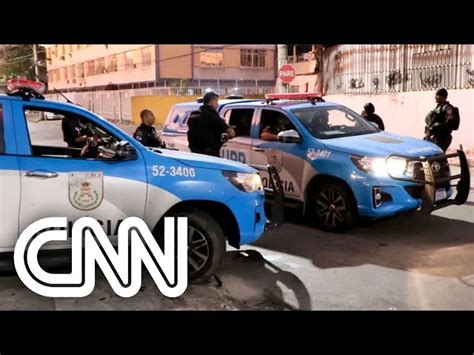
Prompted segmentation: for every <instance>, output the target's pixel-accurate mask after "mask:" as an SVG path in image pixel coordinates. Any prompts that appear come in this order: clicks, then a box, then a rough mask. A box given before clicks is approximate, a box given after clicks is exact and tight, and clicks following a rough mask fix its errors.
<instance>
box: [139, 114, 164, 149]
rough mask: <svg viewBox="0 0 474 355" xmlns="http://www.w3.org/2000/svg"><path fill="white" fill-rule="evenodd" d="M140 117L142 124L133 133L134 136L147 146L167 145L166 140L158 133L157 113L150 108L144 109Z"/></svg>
mask: <svg viewBox="0 0 474 355" xmlns="http://www.w3.org/2000/svg"><path fill="white" fill-rule="evenodd" d="M140 118H141V120H142V124H141V125H140V126H139V127H138V128H137V129H136V131H135V133H133V138H135V139H136V140H137V141H139V142H141V143H142V144H143V145H144V146H146V147H154V148H158V147H162V148H164V147H165V144H164V142H162V141H161V139H160V137H159V136H158V133H156V129H155V127H153V125H154V124H155V115H154V114H153V112H151V111H150V110H148V109H144V110H142V111H141V112H140Z"/></svg>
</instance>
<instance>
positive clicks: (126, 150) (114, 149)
mask: <svg viewBox="0 0 474 355" xmlns="http://www.w3.org/2000/svg"><path fill="white" fill-rule="evenodd" d="M99 157H101V158H102V159H114V158H118V159H120V160H134V159H136V158H137V151H136V150H135V148H134V147H133V146H132V145H131V144H130V143H129V142H127V141H126V140H123V141H120V142H118V143H115V144H112V145H111V146H110V147H104V146H100V147H99Z"/></svg>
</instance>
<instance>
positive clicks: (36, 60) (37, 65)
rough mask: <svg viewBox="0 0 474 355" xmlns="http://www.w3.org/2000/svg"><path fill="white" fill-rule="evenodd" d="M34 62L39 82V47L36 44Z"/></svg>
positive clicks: (34, 45)
mask: <svg viewBox="0 0 474 355" xmlns="http://www.w3.org/2000/svg"><path fill="white" fill-rule="evenodd" d="M33 60H34V64H33V65H34V66H35V79H36V81H39V63H38V47H37V45H36V44H33Z"/></svg>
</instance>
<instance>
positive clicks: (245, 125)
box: [225, 108, 254, 137]
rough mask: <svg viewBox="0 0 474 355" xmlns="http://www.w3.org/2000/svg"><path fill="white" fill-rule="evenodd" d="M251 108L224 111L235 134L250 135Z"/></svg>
mask: <svg viewBox="0 0 474 355" xmlns="http://www.w3.org/2000/svg"><path fill="white" fill-rule="evenodd" d="M253 112H254V110H253V109H248V108H235V109H233V110H229V111H227V112H226V113H225V118H226V121H227V122H229V126H232V127H234V129H235V135H236V136H240V137H250V129H251V128H252V118H253Z"/></svg>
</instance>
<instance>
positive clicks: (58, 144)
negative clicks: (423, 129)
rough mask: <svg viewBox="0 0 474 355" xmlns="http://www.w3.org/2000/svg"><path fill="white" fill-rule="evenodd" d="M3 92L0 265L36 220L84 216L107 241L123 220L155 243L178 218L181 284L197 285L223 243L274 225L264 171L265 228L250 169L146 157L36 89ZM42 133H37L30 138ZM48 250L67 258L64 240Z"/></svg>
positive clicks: (22, 86) (107, 127)
mask: <svg viewBox="0 0 474 355" xmlns="http://www.w3.org/2000/svg"><path fill="white" fill-rule="evenodd" d="M8 85H9V90H10V92H9V94H8V95H0V226H1V228H0V255H1V256H3V257H4V258H5V257H6V256H7V257H8V256H11V257H12V258H13V256H12V253H13V250H14V246H15V243H16V240H17V238H18V236H19V234H20V233H21V232H22V231H23V230H24V228H26V227H27V226H28V225H30V224H31V223H33V222H35V221H37V220H39V219H41V218H45V217H67V218H68V220H69V222H70V223H72V222H74V221H75V220H77V219H79V218H81V217H84V216H90V217H94V218H95V219H97V220H99V223H101V225H102V226H103V228H104V231H105V232H106V233H107V234H108V235H109V237H110V238H111V240H112V242H116V238H117V230H118V225H119V224H120V222H121V221H122V220H123V219H125V218H126V217H129V216H135V217H140V218H142V219H143V220H144V221H145V222H146V224H147V225H148V227H149V228H150V230H152V231H153V233H154V234H155V235H156V237H157V239H158V241H159V242H160V241H162V240H163V238H162V230H163V226H162V224H163V223H162V221H163V217H164V216H185V217H188V227H189V230H188V262H189V267H188V270H189V277H190V279H194V280H205V279H207V278H208V277H209V276H211V275H212V274H213V273H214V272H215V271H216V269H217V268H218V267H219V264H220V263H221V261H222V258H223V255H224V253H225V249H226V245H225V242H226V241H228V243H229V244H230V245H231V246H233V247H236V248H239V247H240V246H241V245H242V244H247V243H252V242H254V241H255V240H257V239H258V238H260V237H261V236H262V234H263V233H264V232H265V230H266V229H267V228H268V227H275V226H278V225H279V223H281V213H280V211H281V210H282V208H283V189H282V186H281V181H280V180H279V177H278V173H277V172H276V170H275V169H274V168H272V167H268V169H269V173H270V176H271V177H272V179H273V180H272V181H273V183H274V187H275V192H276V193H277V194H278V195H279V196H280V198H281V204H280V207H279V208H278V207H275V206H272V210H270V211H269V212H273V216H272V217H274V219H273V220H270V219H269V218H268V217H267V216H268V214H266V212H265V208H264V202H265V193H264V189H263V186H262V180H261V177H260V175H259V174H258V171H257V170H256V169H254V168H252V167H249V166H248V165H245V164H242V163H239V162H233V161H229V160H226V159H221V158H213V157H207V156H203V155H198V154H192V153H186V152H177V151H173V150H167V149H151V148H147V147H145V146H143V145H141V144H140V143H139V142H138V141H136V140H135V139H133V138H132V137H130V136H129V135H127V134H126V133H125V132H123V131H122V130H120V129H119V128H118V127H116V126H115V125H113V124H111V123H109V122H108V121H106V120H105V119H103V118H101V117H99V116H97V115H96V114H94V113H92V112H90V111H87V110H85V109H84V108H82V107H80V106H78V105H74V104H69V103H61V102H57V101H50V100H46V99H44V97H43V96H42V93H43V92H44V89H45V87H44V85H43V84H41V83H38V82H30V81H22V80H13V81H11V82H9V84H8ZM48 116H55V117H60V118H61V120H60V121H46V122H45V123H36V120H37V119H38V117H43V118H44V117H48ZM61 121H62V122H61ZM56 122H57V123H58V124H55V123H56ZM66 123H67V124H66ZM46 124H47V125H48V128H47V129H46V130H45V129H40V128H41V126H42V125H46ZM68 124H69V125H68ZM70 124H73V125H75V126H74V129H76V130H80V131H82V132H84V133H86V136H87V139H86V140H85V141H84V143H83V146H81V145H80V144H78V146H71V145H70V144H66V143H65V141H67V139H66V138H67V137H65V134H67V132H65V130H64V127H70ZM43 128H44V127H43ZM272 169H273V170H272ZM51 248H52V249H55V250H60V251H61V250H65V249H68V248H70V241H69V242H68V243H64V244H55V245H53V246H51Z"/></svg>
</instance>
